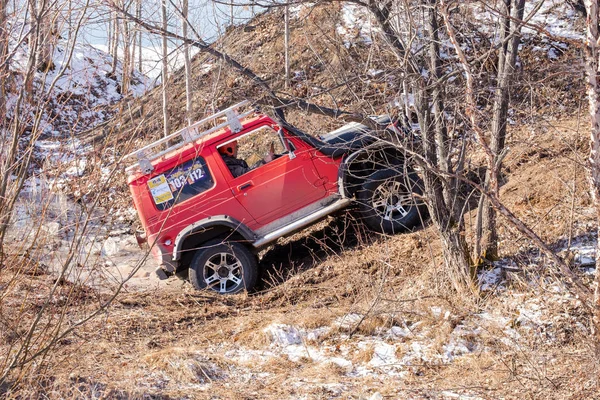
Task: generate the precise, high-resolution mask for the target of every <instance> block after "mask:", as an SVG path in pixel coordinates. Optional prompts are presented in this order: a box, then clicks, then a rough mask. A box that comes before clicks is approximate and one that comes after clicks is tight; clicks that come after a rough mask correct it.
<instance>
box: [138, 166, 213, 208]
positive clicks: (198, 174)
mask: <svg viewBox="0 0 600 400" xmlns="http://www.w3.org/2000/svg"><path fill="white" fill-rule="evenodd" d="M213 183H214V181H213V178H212V176H211V175H210V172H209V171H208V168H207V167H206V162H205V161H204V159H203V158H202V157H197V158H195V159H193V160H189V161H186V162H185V163H183V164H180V165H178V166H177V167H175V168H173V169H170V170H169V171H167V172H165V173H163V174H161V175H158V176H155V177H154V178H152V179H150V180H149V181H148V189H149V190H150V194H151V195H152V199H153V200H154V204H156V208H158V209H159V210H160V211H164V210H166V209H168V208H170V207H171V206H173V205H174V204H177V203H181V202H182V201H186V200H188V199H190V198H192V197H194V196H196V195H198V194H200V193H202V192H204V191H206V190H208V189H210V188H211V187H212V186H213Z"/></svg>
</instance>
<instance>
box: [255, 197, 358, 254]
mask: <svg viewBox="0 0 600 400" xmlns="http://www.w3.org/2000/svg"><path fill="white" fill-rule="evenodd" d="M351 202H352V200H350V199H346V198H344V199H339V200H338V201H336V202H335V203H332V204H330V205H328V206H327V207H325V208H321V209H319V210H317V211H316V212H314V213H312V214H309V215H307V216H305V217H303V218H300V219H299V220H296V221H294V222H292V223H290V224H289V225H286V226H284V227H281V228H279V229H277V230H274V231H273V232H269V233H267V234H266V235H265V236H263V237H261V238H258V239H257V240H256V241H254V242H252V245H253V246H254V247H257V248H258V247H262V246H264V245H266V244H268V243H270V242H273V241H275V240H277V239H279V238H280V237H282V236H284V235H287V234H289V233H292V232H294V231H297V230H300V229H302V228H304V227H305V226H307V225H310V224H311V223H313V222H315V221H317V220H319V219H321V218H323V217H325V216H327V215H329V214H331V213H332V212H334V211H337V210H341V209H342V208H344V207H346V206H347V205H349V204H350V203H351Z"/></svg>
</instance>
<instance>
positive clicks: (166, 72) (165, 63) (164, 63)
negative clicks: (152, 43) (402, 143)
mask: <svg viewBox="0 0 600 400" xmlns="http://www.w3.org/2000/svg"><path fill="white" fill-rule="evenodd" d="M161 14H162V28H163V31H167V28H168V26H167V0H162V1H161ZM168 56H169V49H168V48H167V35H165V34H164V33H163V34H162V111H163V133H164V136H165V137H166V136H169V132H170V130H171V127H170V126H169V110H168V97H167V79H168V76H169V63H168V60H167V57H168Z"/></svg>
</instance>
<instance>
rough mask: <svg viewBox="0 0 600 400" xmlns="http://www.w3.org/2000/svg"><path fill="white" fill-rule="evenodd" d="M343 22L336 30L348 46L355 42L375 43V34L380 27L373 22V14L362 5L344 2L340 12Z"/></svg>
mask: <svg viewBox="0 0 600 400" xmlns="http://www.w3.org/2000/svg"><path fill="white" fill-rule="evenodd" d="M340 20H341V24H340V25H338V27H337V28H336V31H337V33H338V35H340V36H341V37H342V40H343V41H344V45H345V46H346V48H350V47H352V46H353V45H355V44H359V43H360V44H366V45H370V44H371V43H373V34H375V33H378V32H380V29H379V28H378V27H376V26H375V25H374V24H372V23H371V16H370V14H369V13H368V12H367V11H366V10H365V8H364V7H361V6H359V5H357V4H353V3H342V10H341V14H340Z"/></svg>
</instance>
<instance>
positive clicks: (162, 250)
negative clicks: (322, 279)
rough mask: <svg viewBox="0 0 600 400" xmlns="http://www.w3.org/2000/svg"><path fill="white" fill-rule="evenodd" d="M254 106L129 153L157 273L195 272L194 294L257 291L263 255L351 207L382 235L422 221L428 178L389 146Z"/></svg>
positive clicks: (361, 133)
mask: <svg viewBox="0 0 600 400" xmlns="http://www.w3.org/2000/svg"><path fill="white" fill-rule="evenodd" d="M248 106H249V103H248V102H242V103H240V104H237V105H235V106H233V107H230V108H228V109H227V110H224V111H222V112H219V113H217V114H215V115H213V116H211V117H209V118H206V119H204V120H202V121H198V122H196V123H194V124H193V125H191V126H189V127H187V128H184V129H183V130H181V131H179V132H176V133H174V134H172V135H170V136H169V137H166V138H163V139H161V140H159V141H157V142H155V143H152V144H150V145H148V146H146V147H144V148H142V149H140V150H138V151H136V152H134V153H132V154H130V155H129V156H128V157H136V159H137V160H136V162H135V164H134V165H131V166H130V167H128V168H127V172H128V176H129V178H128V183H129V186H130V188H131V193H132V195H133V201H134V204H135V207H136V209H137V211H138V214H139V217H140V220H141V222H142V224H143V226H144V229H145V231H146V237H147V239H148V242H149V244H150V245H151V249H152V254H153V256H154V258H155V259H156V260H157V261H158V263H159V264H160V267H159V269H158V270H157V273H158V275H159V277H161V278H166V277H168V276H169V275H172V274H174V273H176V272H182V271H185V270H186V269H189V279H190V281H191V283H192V284H193V285H194V287H196V288H197V289H204V288H210V289H212V290H215V291H217V292H219V293H236V292H239V291H241V290H244V289H250V288H252V287H253V286H254V284H255V283H256V280H257V256H256V254H257V253H258V252H259V250H261V249H262V248H264V247H265V246H267V245H269V244H272V243H273V242H274V241H276V240H277V239H278V238H280V237H282V236H285V235H289V234H291V233H294V232H296V231H298V230H299V229H301V228H304V227H306V226H308V225H310V224H313V223H315V222H316V221H318V220H320V219H322V218H323V217H325V216H327V215H329V214H332V213H333V212H335V211H338V210H340V209H343V208H345V207H348V206H350V205H352V204H353V203H354V204H357V205H358V207H357V209H358V212H359V213H360V214H361V217H362V220H363V221H364V223H365V224H366V225H367V226H368V227H369V228H371V229H373V230H376V231H379V232H383V233H397V232H400V231H403V230H406V229H410V228H413V227H414V226H416V225H418V224H419V223H420V222H421V215H420V210H421V209H422V206H421V204H422V203H421V202H420V195H421V188H420V181H419V178H418V177H417V175H416V174H415V173H414V172H413V171H412V170H411V169H410V168H409V167H408V166H407V165H406V163H405V162H404V160H405V157H404V154H403V152H402V151H400V150H399V148H398V147H397V146H394V145H393V144H392V143H391V142H390V141H385V140H379V139H377V138H376V137H375V136H374V135H373V131H372V130H371V129H369V128H368V127H367V126H365V125H361V124H357V123H351V124H348V125H345V126H343V127H342V128H340V129H338V130H335V131H333V132H330V133H328V134H327V135H325V136H322V137H320V138H316V137H313V136H310V135H307V134H305V133H303V132H301V131H300V130H298V129H296V128H295V127H293V126H291V125H289V124H288V123H286V122H285V120H284V119H281V118H280V120H279V121H278V122H276V121H275V120H273V119H271V118H270V117H268V116H266V115H264V114H261V113H258V112H256V111H254V110H252V111H246V112H243V113H242V112H241V111H242V110H244V107H246V108H247V107H248ZM221 119H223V120H224V122H222V121H221ZM378 122H380V123H383V124H384V125H383V126H386V124H387V132H388V133H392V134H399V133H400V132H399V131H398V130H397V129H396V128H395V127H394V125H393V124H391V123H390V121H389V119H387V120H386V119H385V118H380V119H379V121H378ZM176 140H177V141H179V142H178V143H176V144H173V143H174V142H175V141H176ZM162 147H166V148H165V149H162Z"/></svg>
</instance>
